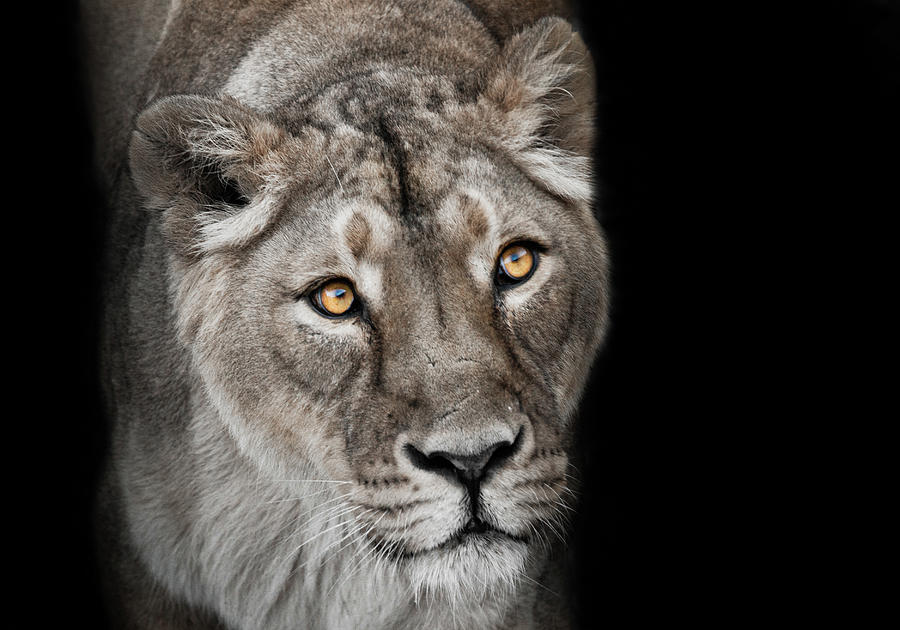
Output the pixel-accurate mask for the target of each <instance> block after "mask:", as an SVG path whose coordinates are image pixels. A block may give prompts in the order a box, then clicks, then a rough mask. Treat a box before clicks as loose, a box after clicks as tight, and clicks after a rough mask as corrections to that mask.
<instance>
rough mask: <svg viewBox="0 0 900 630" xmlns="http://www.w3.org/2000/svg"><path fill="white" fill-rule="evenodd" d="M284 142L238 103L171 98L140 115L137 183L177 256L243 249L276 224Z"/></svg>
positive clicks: (133, 157) (134, 164)
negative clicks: (159, 216)
mask: <svg viewBox="0 0 900 630" xmlns="http://www.w3.org/2000/svg"><path fill="white" fill-rule="evenodd" d="M286 137H287V134H286V132H284V131H283V130H282V129H280V128H279V127H277V126H276V125H274V124H273V123H271V122H269V121H268V120H266V119H265V118H263V117H261V116H260V115H258V114H256V113H255V112H253V111H252V110H250V109H248V108H246V107H244V106H243V105H241V104H239V103H238V102H237V101H235V100H233V99H225V100H218V99H210V98H205V97H200V96H173V97H168V98H165V99H162V100H160V101H158V102H156V103H155V104H153V105H152V106H150V107H149V108H148V109H147V110H145V111H144V112H143V113H141V114H140V116H138V119H137V127H136V129H135V131H134V132H133V134H132V138H131V146H130V147H129V159H130V166H131V174H132V178H133V180H134V183H135V185H136V186H137V189H138V191H139V192H140V193H141V195H142V196H143V197H144V199H145V204H146V206H147V207H148V208H150V209H156V210H162V211H163V232H164V235H165V237H166V239H167V240H168V241H169V242H170V244H171V245H172V246H173V247H174V248H175V249H176V252H177V253H180V254H183V255H189V256H196V255H199V254H202V253H203V252H206V251H212V250H215V249H219V248H223V247H233V246H240V245H243V244H246V243H247V242H248V241H249V240H250V239H252V238H253V237H254V236H256V235H257V234H259V233H261V232H262V230H263V229H265V227H266V226H267V225H268V224H269V223H270V222H271V220H272V219H273V218H274V213H275V211H276V208H277V205H278V204H276V203H274V199H273V197H275V196H276V194H277V192H278V188H279V186H280V185H283V184H282V183H281V182H282V181H283V179H282V178H281V177H279V175H280V173H279V170H280V168H279V167H280V165H281V164H283V162H284V161H283V160H282V159H280V158H281V156H280V155H279V154H280V153H282V145H283V144H284V142H285V139H286Z"/></svg>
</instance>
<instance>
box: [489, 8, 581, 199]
mask: <svg viewBox="0 0 900 630" xmlns="http://www.w3.org/2000/svg"><path fill="white" fill-rule="evenodd" d="M483 97H484V98H486V99H488V100H489V101H490V102H491V103H492V104H493V105H494V106H495V107H496V108H497V109H499V110H500V113H501V117H502V120H503V134H504V138H503V144H504V145H505V146H506V147H507V148H508V149H509V150H511V151H512V154H513V159H514V160H515V161H516V162H517V163H518V164H519V165H520V167H521V168H523V170H525V172H526V173H528V174H529V175H530V176H532V177H533V178H534V179H536V180H538V181H540V182H541V183H543V184H544V185H545V186H546V187H547V188H549V189H550V190H551V191H552V192H554V193H556V194H559V195H561V196H563V197H566V198H568V199H571V200H584V201H587V200H589V199H590V198H591V195H592V186H591V159H590V158H591V152H592V150H593V147H594V136H595V132H594V111H595V107H596V87H595V79H594V64H593V61H592V60H591V55H590V53H589V52H588V50H587V48H586V47H585V45H584V41H583V40H582V39H581V36H580V35H578V33H575V32H573V31H572V27H571V25H569V23H568V22H566V21H565V20H562V19H560V18H543V19H541V20H539V21H538V22H536V23H535V24H533V25H532V26H530V27H528V28H526V29H525V30H523V31H521V32H520V33H518V34H516V35H514V36H512V37H511V38H510V39H509V40H507V42H506V44H505V45H504V47H503V51H502V53H501V55H500V57H499V59H498V60H497V61H496V62H495V64H494V66H493V69H492V70H491V71H489V73H488V76H487V85H486V87H485V91H484V93H483Z"/></svg>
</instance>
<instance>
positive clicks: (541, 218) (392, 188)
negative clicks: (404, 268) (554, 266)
mask: <svg viewBox="0 0 900 630" xmlns="http://www.w3.org/2000/svg"><path fill="white" fill-rule="evenodd" d="M357 142H359V143H360V144H361V145H362V144H367V145H368V146H365V147H359V148H358V149H356V150H352V151H344V152H342V153H341V154H340V155H338V154H335V157H329V156H328V155H323V161H322V162H323V163H322V165H321V168H322V170H323V171H325V176H324V177H325V179H327V180H329V183H328V185H327V186H323V187H321V188H320V189H319V190H317V191H316V195H315V199H310V198H309V197H307V196H305V195H298V196H297V197H296V198H294V199H291V200H290V201H289V204H290V210H289V212H287V213H286V228H287V230H288V232H290V233H291V235H292V236H291V237H290V240H292V241H295V240H302V241H304V242H308V243H312V242H316V243H318V244H320V245H321V244H322V243H323V242H327V243H331V244H338V242H339V243H340V244H341V246H343V247H345V248H346V249H348V250H349V252H350V253H351V254H352V255H353V256H354V257H356V258H362V257H363V256H367V255H368V256H370V257H371V256H372V255H374V254H375V253H377V252H379V251H382V250H391V251H393V252H394V253H396V248H397V247H398V246H399V245H401V244H405V245H408V246H412V247H414V248H415V247H416V246H420V245H421V244H423V243H429V244H431V245H433V246H440V247H453V246H457V245H466V244H472V243H473V242H486V243H489V244H492V245H493V246H499V245H500V244H503V242H506V241H508V240H511V239H513V238H534V239H540V240H543V241H544V242H545V243H546V244H548V245H549V244H552V243H553V241H554V240H555V239H556V238H557V235H558V230H559V227H560V226H561V225H563V224H565V223H567V222H566V221H565V215H566V212H565V211H564V210H565V209H564V206H563V204H562V203H560V202H559V201H558V200H557V199H556V198H554V197H552V196H551V195H549V194H547V193H546V192H545V191H543V190H542V189H540V188H539V187H537V186H535V185H533V184H532V183H531V182H530V181H529V180H528V178H527V177H525V176H524V175H523V174H522V173H521V172H520V171H519V170H518V169H517V168H516V167H515V166H513V165H512V164H510V163H509V162H507V161H505V160H504V159H503V158H502V156H496V155H493V154H492V153H491V152H490V151H489V150H487V149H484V148H480V147H478V146H476V145H466V146H463V145H453V144H452V142H451V141H448V142H443V143H441V142H435V143H433V144H431V143H430V145H429V146H419V147H416V148H415V150H409V151H407V148H409V145H407V146H406V147H404V149H403V155H402V157H401V156H398V155H396V154H395V153H394V151H392V149H391V148H390V147H389V146H386V145H385V144H384V143H382V142H380V141H374V142H367V141H366V140H365V139H357ZM348 155H351V156H353V157H354V158H356V159H358V160H359V161H357V162H355V163H349V164H348V163H347V162H346V157H347V156H348ZM551 225H553V226H555V229H551V228H550V226H551Z"/></svg>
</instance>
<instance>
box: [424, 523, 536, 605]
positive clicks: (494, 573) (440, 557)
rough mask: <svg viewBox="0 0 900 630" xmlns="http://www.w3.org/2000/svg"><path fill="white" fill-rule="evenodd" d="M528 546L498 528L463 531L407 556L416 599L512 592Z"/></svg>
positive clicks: (526, 554)
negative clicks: (487, 530) (478, 532)
mask: <svg viewBox="0 0 900 630" xmlns="http://www.w3.org/2000/svg"><path fill="white" fill-rule="evenodd" d="M528 551H529V545H528V543H527V542H525V541H524V540H521V539H518V538H514V537H511V536H509V535H507V534H503V533H500V532H497V531H489V532H485V533H480V534H463V535H457V536H453V537H451V538H449V539H448V540H447V541H446V542H444V543H442V544H441V545H439V546H437V547H435V548H433V549H429V550H427V551H422V552H418V553H416V554H414V555H412V556H408V557H407V559H406V561H407V564H408V568H409V575H410V578H411V580H412V584H413V587H414V589H415V593H416V598H417V600H418V599H419V598H421V597H426V598H432V597H444V598H446V599H448V600H450V601H456V600H460V601H461V602H462V601H470V600H471V599H472V598H476V599H482V598H484V597H487V596H491V597H496V596H498V595H500V596H503V595H511V594H512V593H513V592H514V591H515V589H516V586H517V585H518V583H519V580H520V579H521V578H522V576H523V575H524V573H525V565H526V561H527V559H528Z"/></svg>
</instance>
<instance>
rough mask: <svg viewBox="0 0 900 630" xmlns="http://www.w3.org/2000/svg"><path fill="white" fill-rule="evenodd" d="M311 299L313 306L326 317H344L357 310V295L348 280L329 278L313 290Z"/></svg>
mask: <svg viewBox="0 0 900 630" xmlns="http://www.w3.org/2000/svg"><path fill="white" fill-rule="evenodd" d="M309 299H310V302H311V303H312V305H313V308H315V309H316V310H317V311H318V312H319V314H320V315H324V316H325V317H344V316H345V315H349V314H351V313H352V312H353V311H355V310H356V309H355V306H356V297H355V296H354V294H353V287H352V286H351V285H350V282H349V281H347V280H340V279H337V280H329V281H328V282H326V283H325V284H323V285H322V286H320V287H319V288H318V289H316V290H315V291H313V292H312V294H310V297H309Z"/></svg>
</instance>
